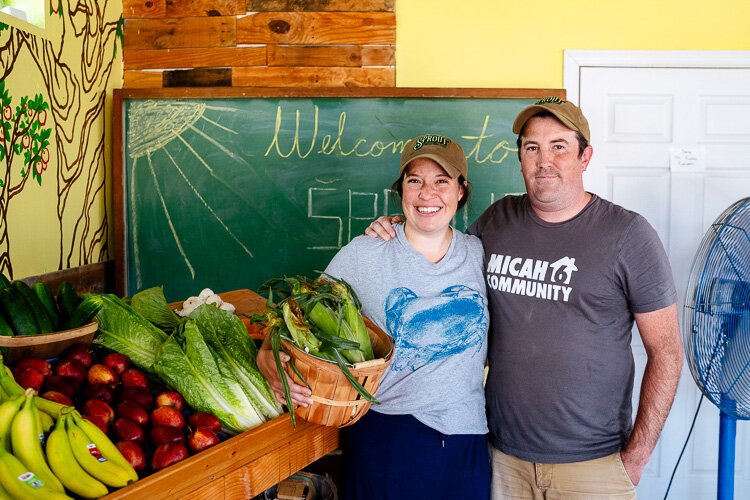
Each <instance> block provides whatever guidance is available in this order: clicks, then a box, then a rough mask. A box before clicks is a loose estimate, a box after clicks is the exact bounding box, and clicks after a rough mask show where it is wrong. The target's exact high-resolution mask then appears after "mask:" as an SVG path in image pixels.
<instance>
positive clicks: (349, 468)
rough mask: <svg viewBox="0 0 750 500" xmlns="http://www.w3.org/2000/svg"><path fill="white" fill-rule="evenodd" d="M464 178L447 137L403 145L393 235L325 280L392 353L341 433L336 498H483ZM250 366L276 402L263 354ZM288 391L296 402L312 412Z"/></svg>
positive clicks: (479, 325)
mask: <svg viewBox="0 0 750 500" xmlns="http://www.w3.org/2000/svg"><path fill="white" fill-rule="evenodd" d="M467 172H468V165H467V162H466V156H465V154H464V152H463V150H462V149H461V147H460V146H459V145H458V144H457V143H456V142H454V141H452V140H451V139H449V138H447V137H443V136H440V135H422V136H419V137H416V138H414V139H412V140H410V141H409V142H408V143H407V144H406V145H405V146H404V150H403V154H402V156H401V166H400V176H399V178H398V180H397V181H396V182H395V183H394V185H393V189H394V190H395V191H396V192H398V194H399V196H400V197H401V201H402V203H401V206H402V210H403V213H404V215H405V217H406V222H405V223H404V224H403V225H398V226H396V233H397V237H396V238H395V239H392V240H390V241H383V240H380V239H373V238H370V237H366V236H360V237H357V238H355V239H354V240H352V241H351V242H350V243H349V244H348V245H346V246H345V247H343V248H342V249H341V250H340V251H339V252H338V253H337V254H336V255H335V256H334V258H333V260H332V261H331V263H330V264H329V265H328V267H327V269H326V271H325V272H326V273H327V274H329V275H331V276H334V277H337V278H342V279H344V280H346V281H347V282H348V283H349V284H350V285H351V286H352V288H354V290H355V292H356V293H357V294H358V296H359V298H360V300H361V302H362V310H363V313H364V314H365V315H366V316H368V317H369V318H370V319H371V320H372V321H373V322H375V323H376V324H377V325H378V326H379V327H380V328H382V329H383V330H384V331H386V332H388V333H389V334H390V335H391V337H392V338H393V339H394V343H395V346H396V348H395V354H394V359H393V361H392V363H391V366H390V367H389V369H388V371H387V372H386V373H385V374H384V376H383V380H382V382H381V386H380V389H379V390H378V392H377V398H378V400H379V401H380V404H379V405H373V406H372V407H371V408H370V410H369V411H368V412H367V413H366V414H365V415H364V416H363V417H362V418H361V419H360V420H359V421H358V422H357V423H356V424H354V425H353V426H351V427H350V428H343V429H342V430H341V442H342V450H343V454H344V469H345V470H344V478H345V481H346V484H345V485H344V491H343V495H342V496H343V498H345V499H373V500H374V499H377V500H382V499H389V498H390V499H401V498H430V499H439V498H446V499H448V498H450V499H455V498H471V499H482V498H489V485H490V468H489V457H488V449H487V442H486V433H487V423H486V418H485V405H484V390H483V387H482V381H483V375H484V364H485V357H486V352H487V328H488V312H487V300H486V293H485V284H484V279H483V274H482V256H483V254H482V245H481V243H480V241H479V240H478V239H477V238H475V237H473V236H468V235H465V234H463V233H462V232H460V231H457V230H454V229H453V228H452V227H451V226H450V223H451V221H452V219H453V217H454V216H455V214H456V211H457V210H458V209H459V208H461V207H462V206H463V205H464V204H465V203H466V202H467V201H468V198H469V183H468V181H467ZM286 359H288V358H286ZM258 366H259V367H260V369H261V371H262V372H263V373H264V374H265V375H266V377H267V378H268V379H269V381H270V383H271V386H272V388H273V389H274V391H275V393H276V394H277V398H279V400H280V401H283V392H281V383H280V381H279V379H278V374H277V372H276V369H275V366H274V364H273V360H272V357H271V354H270V351H268V350H267V349H262V350H261V352H260V353H259V354H258ZM292 385H293V387H292V399H293V401H294V402H295V403H297V404H304V405H307V404H311V403H312V400H311V399H310V398H309V395H310V391H309V390H308V389H307V388H305V387H301V386H298V385H294V384H292Z"/></svg>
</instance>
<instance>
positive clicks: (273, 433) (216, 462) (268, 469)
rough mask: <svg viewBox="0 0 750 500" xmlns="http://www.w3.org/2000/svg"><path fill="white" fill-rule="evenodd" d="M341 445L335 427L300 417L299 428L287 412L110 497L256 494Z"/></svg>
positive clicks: (214, 497)
mask: <svg viewBox="0 0 750 500" xmlns="http://www.w3.org/2000/svg"><path fill="white" fill-rule="evenodd" d="M338 445H339V436H338V429H336V428H335V427H324V426H321V425H316V424H311V423H308V422H305V421H304V420H299V419H298V420H297V427H296V428H293V427H292V423H291V421H290V420H289V414H284V415H282V416H280V417H278V418H275V419H274V420H271V421H270V422H266V423H265V424H263V425H260V426H258V427H256V428H254V429H250V430H249V431H246V432H243V433H242V434H239V435H237V436H235V437H232V438H230V439H227V440H226V441H223V442H222V443H220V444H218V445H216V446H214V447H212V448H209V449H207V450H204V451H202V452H200V453H198V454H196V455H193V456H192V457H190V458H188V459H187V460H184V461H182V462H180V463H178V464H175V465H172V466H171V467H167V468H166V469H163V470H161V471H159V472H157V473H155V474H152V475H150V476H148V477H146V478H144V479H141V480H139V481H137V482H135V483H133V484H131V485H130V486H127V487H125V488H122V489H120V490H117V491H115V492H113V493H111V494H110V495H107V496H106V497H105V498H107V499H112V500H114V499H120V498H122V499H125V498H127V499H131V498H132V499H136V498H137V499H141V498H148V499H150V500H156V499H159V498H165V499H166V498H170V499H172V498H195V499H198V498H211V499H219V498H226V499H229V498H237V499H240V498H242V499H246V498H251V497H253V496H255V495H258V494H260V493H262V492H263V491H265V490H266V489H268V488H270V487H271V486H273V485H274V484H277V483H279V482H281V481H282V480H284V479H286V478H287V477H289V476H290V475H292V474H294V473H295V472H297V471H299V470H300V469H302V468H303V467H305V466H307V465H309V464H310V463H312V462H314V461H315V460H317V459H319V458H321V457H323V456H324V455H326V454H327V453H330V452H331V451H333V450H335V449H336V448H338Z"/></svg>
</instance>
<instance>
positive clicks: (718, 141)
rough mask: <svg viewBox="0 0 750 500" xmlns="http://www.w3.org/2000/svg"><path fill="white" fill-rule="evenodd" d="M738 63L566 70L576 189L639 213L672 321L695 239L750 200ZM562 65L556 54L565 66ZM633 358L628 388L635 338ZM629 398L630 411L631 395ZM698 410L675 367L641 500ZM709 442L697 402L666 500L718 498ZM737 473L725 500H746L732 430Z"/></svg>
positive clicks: (748, 89) (749, 110) (742, 432)
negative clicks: (576, 133) (669, 271)
mask: <svg viewBox="0 0 750 500" xmlns="http://www.w3.org/2000/svg"><path fill="white" fill-rule="evenodd" d="M582 53H583V52H575V53H574V54H582ZM668 54H669V53H668ZM744 54H745V55H744V57H745V59H746V61H747V62H746V63H745V64H744V66H745V67H744V68H742V67H740V68H737V67H734V68H732V67H719V68H712V69H708V68H710V65H708V68H707V67H706V66H704V67H701V68H698V67H689V66H695V65H696V64H695V63H692V64H687V65H686V66H688V67H627V65H628V63H627V62H625V63H623V62H622V60H620V61H619V63H618V64H616V65H614V66H615V67H604V66H605V65H606V64H607V63H605V64H597V65H592V66H586V65H585V63H580V60H577V61H575V62H576V64H577V66H578V67H577V68H575V70H576V71H575V78H569V76H570V74H571V71H572V70H571V69H570V68H568V67H567V66H566V87H567V90H568V98H569V99H570V100H572V101H574V102H578V103H579V105H580V106H581V108H582V109H583V111H584V113H585V114H586V116H587V117H588V119H589V122H590V126H591V143H592V145H593V147H594V156H593V160H592V162H591V164H590V166H589V168H588V171H587V173H586V174H585V176H584V180H585V184H586V189H587V190H589V191H593V192H595V193H597V194H598V195H600V196H602V197H604V198H607V199H609V200H612V201H613V202H615V203H617V204H619V205H622V206H624V207H627V208H630V209H632V210H635V211H637V212H639V213H641V214H642V215H644V216H645V217H646V218H647V219H648V220H649V221H650V222H651V224H652V225H653V226H654V227H655V228H656V230H657V232H658V233H659V236H660V237H661V238H662V241H663V242H664V245H665V247H666V249H667V252H668V254H669V257H670V261H671V264H672V267H673V270H674V275H675V281H676V284H677V289H678V297H679V304H678V306H679V309H680V316H681V318H680V319H681V320H682V309H683V302H684V297H685V287H686V285H687V279H688V275H689V273H690V268H691V265H692V262H693V256H694V253H695V251H696V250H697V247H698V245H699V243H700V241H701V239H702V238H703V235H704V233H705V231H706V230H707V229H708V228H709V226H710V224H711V223H712V222H713V221H714V220H715V218H716V217H717V216H718V215H719V214H720V213H721V212H722V211H723V210H724V209H725V208H727V207H728V206H729V205H731V204H732V203H733V202H735V201H737V200H738V199H740V198H744V197H747V196H750V57H748V55H747V53H744ZM579 59H580V58H579ZM584 59H585V58H584ZM594 59H597V60H599V59H601V55H599V56H596V57H595V58H594ZM570 60H571V59H570V58H569V57H568V55H567V54H566V65H567V63H568V62H569V61H570ZM669 65H670V64H668V66H669ZM672 65H673V64H672ZM719 65H721V64H719ZM617 66H619V67H617ZM634 66H636V65H634ZM633 352H634V355H635V358H636V366H637V373H636V388H638V387H639V386H640V379H641V376H642V372H643V368H644V366H645V360H646V356H645V351H644V349H643V345H642V343H641V341H640V338H639V337H638V336H637V334H636V335H634V340H633ZM633 398H634V407H635V405H636V404H637V400H638V392H637V390H636V392H635V394H634V395H633ZM699 399H700V391H699V390H698V388H697V386H696V384H695V382H694V381H693V378H692V376H691V374H690V371H689V369H688V368H687V366H686V365H685V366H684V367H683V375H682V379H681V381H680V386H679V389H678V394H677V398H676V400H675V403H674V406H673V409H672V412H671V413H670V416H669V418H668V420H667V423H666V426H665V429H664V432H663V433H662V436H661V439H660V440H659V443H658V445H657V448H656V450H655V451H654V454H653V456H652V457H651V461H650V462H649V464H648V465H647V467H646V470H645V472H644V476H643V479H642V480H641V483H640V485H639V486H638V494H639V496H640V498H645V499H652V498H659V499H660V498H663V497H664V494H665V492H666V490H667V485H668V483H669V480H670V476H671V474H672V471H673V469H674V467H675V464H676V463H677V460H678V457H679V455H680V451H681V450H682V447H683V444H684V443H685V439H686V437H687V435H688V431H689V429H690V425H691V422H692V419H693V416H694V414H695V412H696V408H697V405H698V401H699ZM718 436H719V411H718V409H717V408H716V407H715V406H714V405H713V404H712V403H710V401H708V400H704V401H703V404H702V407H701V410H700V412H699V414H698V418H697V422H696V425H695V429H694V431H693V435H692V436H691V438H690V441H689V443H688V446H687V449H686V450H685V453H684V456H683V457H682V459H681V461H680V464H679V468H678V469H677V472H676V474H675V477H674V480H673V483H672V486H671V489H670V491H669V498H671V499H706V498H716V484H717V480H716V473H717V464H718ZM735 461H736V463H735V465H736V473H735V498H737V499H740V498H750V422H748V421H738V422H737V439H736V453H735Z"/></svg>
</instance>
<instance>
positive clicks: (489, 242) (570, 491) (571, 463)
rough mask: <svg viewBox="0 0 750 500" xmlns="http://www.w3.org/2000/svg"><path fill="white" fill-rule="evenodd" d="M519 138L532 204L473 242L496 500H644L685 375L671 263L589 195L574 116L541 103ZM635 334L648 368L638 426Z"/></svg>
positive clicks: (507, 201) (508, 209)
mask: <svg viewBox="0 0 750 500" xmlns="http://www.w3.org/2000/svg"><path fill="white" fill-rule="evenodd" d="M513 132H514V133H517V134H519V135H518V141H517V144H518V155H519V159H520V161H521V171H522V173H523V177H524V183H525V185H526V192H527V193H526V194H525V195H521V196H506V197H504V198H503V199H501V200H499V201H498V202H496V203H495V204H493V205H492V206H490V207H489V208H488V209H487V210H486V211H485V212H484V213H483V214H482V215H481V216H480V217H479V219H477V221H476V222H475V223H474V224H472V226H471V227H470V228H469V230H468V232H469V233H470V234H474V235H477V236H479V237H480V238H481V239H482V244H483V246H484V250H485V278H486V280H487V286H488V295H489V303H490V348H489V352H488V364H489V374H488V377H487V384H486V396H487V411H488V421H489V427H490V441H491V444H492V446H493V450H492V461H493V483H492V496H493V498H496V499H500V498H510V497H512V498H634V497H635V485H637V484H638V482H639V481H640V478H641V474H642V472H643V468H644V466H645V465H646V463H647V462H648V459H649V457H650V455H651V452H652V451H653V448H654V446H655V444H656V441H657V439H658V437H659V434H660V433H661V430H662V427H663V425H664V421H665V420H666V418H667V414H668V413H669V409H670V407H671V405H672V401H673V399H674V395H675V392H676V390H677V382H678V380H679V376H680V369H681V366H682V346H681V341H680V334H679V325H678V320H677V308H676V305H675V296H676V292H675V287H674V283H673V279H672V274H671V270H670V267H669V262H668V260H667V257H666V254H665V252H664V248H663V246H662V244H661V242H660V241H659V239H658V236H657V235H656V232H655V231H654V230H653V228H652V227H651V226H650V225H649V224H648V222H646V220H645V219H644V218H643V217H641V216H640V215H638V214H636V213H634V212H631V211H628V210H625V209H624V208H622V207H619V206H617V205H614V204H612V203H610V202H608V201H606V200H603V199H601V198H599V197H598V196H596V195H595V194H592V193H588V192H586V191H585V189H584V187H583V172H584V171H585V170H586V168H587V167H588V164H589V162H590V161H591V156H592V154H593V148H592V147H591V146H590V145H589V140H590V135H589V126H588V122H587V121H586V118H585V117H584V116H583V114H582V113H581V110H580V109H579V108H578V107H576V106H575V105H574V104H572V103H570V102H568V101H563V100H560V99H558V98H545V99H542V100H541V101H539V102H537V103H536V104H534V105H532V106H529V107H528V108H526V109H524V110H522V111H521V113H519V115H518V117H517V118H516V120H515V122H514V124H513ZM386 221H387V219H386V218H381V220H380V224H378V223H373V225H372V226H371V229H368V233H369V234H371V235H373V234H374V233H376V232H379V233H384V232H385V231H386V227H387V228H388V229H390V227H389V225H388V224H386ZM634 321H635V324H636V325H637V326H638V331H639V332H640V336H641V338H642V341H643V345H644V347H645V350H646V354H647V356H648V361H647V364H646V370H645V373H644V376H643V382H642V384H641V388H640V400H639V406H638V413H637V415H636V419H635V422H631V420H632V419H631V413H632V408H631V397H632V390H633V378H634V361H633V356H632V352H631V350H630V341H631V329H632V326H633V322H634Z"/></svg>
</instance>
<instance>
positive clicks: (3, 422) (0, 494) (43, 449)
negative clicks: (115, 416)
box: [0, 389, 138, 500]
mask: <svg viewBox="0 0 750 500" xmlns="http://www.w3.org/2000/svg"><path fill="white" fill-rule="evenodd" d="M33 394H34V391H33V390H32V389H29V390H27V391H26V392H25V393H24V394H22V395H21V396H17V397H11V398H8V399H6V400H5V401H4V402H3V403H2V404H0V499H3V498H20V499H25V498H28V499H41V498H44V499H51V500H56V499H63V498H71V497H69V496H67V495H66V491H68V492H70V493H72V494H73V495H75V496H76V497H82V498H98V497H101V496H104V495H106V494H107V493H109V488H121V487H123V486H126V485H128V484H129V483H131V482H133V481H137V480H138V475H137V473H136V471H135V470H134V469H133V467H131V465H130V463H129V462H128V461H127V460H126V459H125V457H123V456H122V454H121V453H120V451H119V450H118V449H117V447H116V446H115V445H114V444H113V443H112V441H111V440H110V439H109V438H108V437H107V435H106V434H104V433H103V432H102V431H101V430H99V428H98V427H96V426H95V425H94V424H92V423H90V422H88V421H87V420H84V419H83V418H82V417H81V415H80V414H79V413H78V412H77V411H75V409H73V408H66V409H65V410H63V411H62V413H61V414H60V415H59V418H58V419H57V422H55V421H54V420H53V419H52V417H50V416H49V415H46V413H45V412H42V411H40V410H39V409H38V408H37V405H36V403H35V401H36V398H35V397H34V396H33ZM42 415H46V417H44V416H42ZM47 419H49V420H47ZM50 422H51V424H50ZM45 427H49V428H50V429H49V430H50V431H51V432H50V433H49V436H48V437H47V439H46V446H45V444H44V435H45V431H44V428H45Z"/></svg>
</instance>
